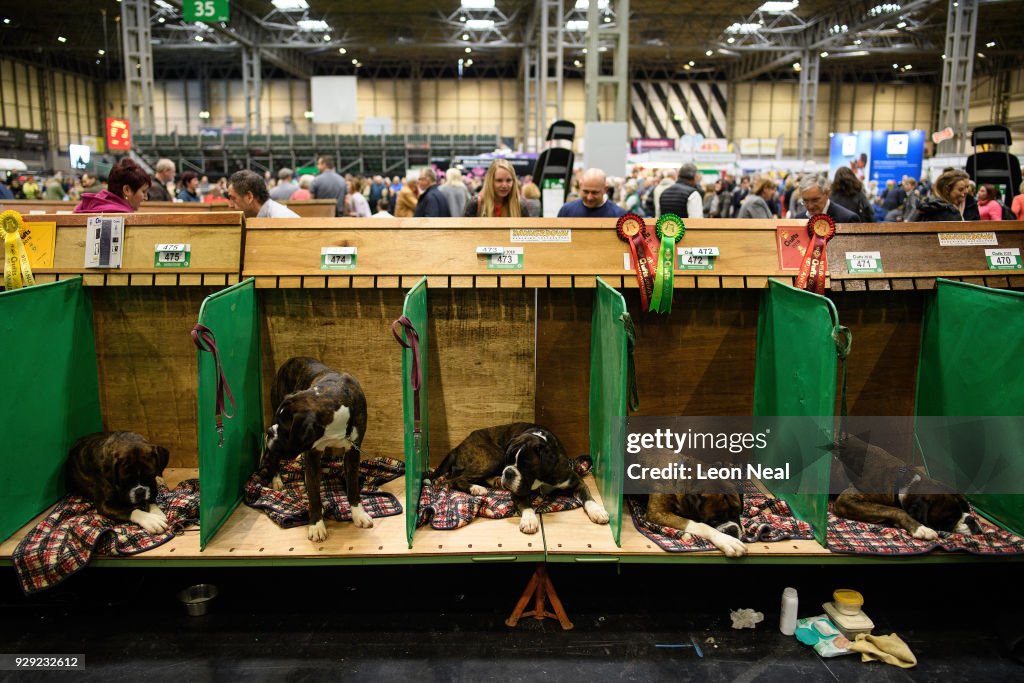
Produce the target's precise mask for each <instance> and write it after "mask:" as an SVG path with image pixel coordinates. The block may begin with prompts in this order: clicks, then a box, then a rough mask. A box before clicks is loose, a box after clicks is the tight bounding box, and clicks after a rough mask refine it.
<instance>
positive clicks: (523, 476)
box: [425, 422, 608, 534]
mask: <svg viewBox="0 0 1024 683" xmlns="http://www.w3.org/2000/svg"><path fill="white" fill-rule="evenodd" d="M445 475H447V476H448V477H449V480H450V482H451V486H452V488H454V489H457V490H459V491H465V492H466V493H470V494H472V495H474V496H482V495H483V494H485V493H487V485H493V486H494V487H495V488H497V487H498V486H499V485H500V486H501V487H502V488H504V489H506V490H508V491H509V492H511V493H512V500H513V502H514V503H515V506H516V510H518V511H519V514H520V515H522V521H520V522H519V530H520V531H522V532H523V533H524V534H535V533H537V531H538V530H540V521H539V519H538V518H537V513H536V511H535V510H534V509H533V508H532V507H531V506H530V499H531V498H532V497H533V493H534V492H535V491H537V490H538V489H539V490H540V491H541V493H543V494H546V493H548V492H549V491H551V490H555V489H558V490H561V491H565V492H567V493H569V494H571V495H573V496H575V497H576V498H578V499H579V500H581V501H583V509H584V510H585V511H586V513H587V517H589V518H590V521H592V522H594V523H595V524H607V523H608V512H607V511H606V510H605V509H604V508H603V507H601V506H600V505H599V504H598V503H597V501H595V500H594V498H593V496H592V495H591V494H590V489H588V488H587V485H586V483H585V482H584V481H583V480H582V479H581V478H580V476H579V475H578V474H576V472H575V471H574V470H573V469H572V464H571V463H570V462H569V458H568V456H567V455H566V453H565V449H564V448H563V447H562V444H561V442H559V440H558V439H557V438H556V437H555V435H554V434H552V433H551V432H550V431H549V430H547V429H545V428H543V427H539V426H537V425H535V424H530V423H529V422H514V423H512V424H507V425H501V426H499V427H488V428H486V429H478V430H476V431H475V432H472V433H471V434H470V435H469V436H467V437H466V439H465V440H464V441H463V442H462V443H460V444H459V445H458V446H456V447H455V448H454V449H453V450H452V451H451V452H450V453H449V454H448V455H447V456H446V457H445V459H444V461H443V462H442V463H441V465H440V466H439V467H438V468H437V469H436V470H434V472H433V474H431V475H430V476H429V477H428V478H427V479H426V480H425V482H426V483H429V482H430V481H431V480H435V479H437V478H438V477H441V476H445Z"/></svg>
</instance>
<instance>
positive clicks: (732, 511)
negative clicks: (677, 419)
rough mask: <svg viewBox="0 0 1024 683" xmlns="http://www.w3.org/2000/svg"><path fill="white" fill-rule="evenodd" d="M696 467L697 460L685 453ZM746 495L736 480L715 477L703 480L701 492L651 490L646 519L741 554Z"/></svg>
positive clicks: (728, 553)
mask: <svg viewBox="0 0 1024 683" xmlns="http://www.w3.org/2000/svg"><path fill="white" fill-rule="evenodd" d="M682 460H683V462H684V463H685V464H686V465H687V466H689V467H690V468H691V470H690V471H694V469H693V468H694V467H695V465H696V462H697V461H696V460H695V459H694V458H691V457H689V456H683V457H682ZM741 512H743V496H742V495H740V491H739V489H738V488H737V486H736V484H735V483H733V482H731V481H727V480H717V479H712V480H708V481H706V482H702V483H701V486H700V493H697V492H694V491H689V492H687V491H683V492H679V493H652V494H650V496H649V497H648V499H647V521H649V522H653V523H655V524H660V525H661V526H667V527H672V528H673V529H679V530H680V531H683V532H685V533H688V534H692V535H694V536H697V537H698V538H703V539H705V540H707V541H710V542H711V543H714V544H715V547H717V548H718V549H719V550H721V551H722V552H723V553H725V555H726V557H742V556H743V555H746V554H747V546H746V545H744V543H743V541H741V540H740V532H741V528H740V513H741Z"/></svg>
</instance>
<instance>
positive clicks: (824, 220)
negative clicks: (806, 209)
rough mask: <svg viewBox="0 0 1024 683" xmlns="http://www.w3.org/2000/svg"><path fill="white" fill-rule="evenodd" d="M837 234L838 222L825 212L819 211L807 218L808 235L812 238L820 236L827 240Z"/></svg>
mask: <svg viewBox="0 0 1024 683" xmlns="http://www.w3.org/2000/svg"><path fill="white" fill-rule="evenodd" d="M835 234H836V222H835V221H834V220H833V219H832V216H829V215H827V214H824V213H818V214H815V215H813V216H811V217H810V218H808V219H807V235H808V236H809V237H810V238H811V239H814V238H816V237H817V238H820V239H823V240H825V241H826V242H827V241H829V240H830V239H832V236H833V235H835Z"/></svg>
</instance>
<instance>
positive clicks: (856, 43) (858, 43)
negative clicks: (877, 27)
mask: <svg viewBox="0 0 1024 683" xmlns="http://www.w3.org/2000/svg"><path fill="white" fill-rule="evenodd" d="M863 42H864V41H863V40H861V39H860V38H858V39H857V40H855V41H853V44H854V45H860V44H861V43H863Z"/></svg>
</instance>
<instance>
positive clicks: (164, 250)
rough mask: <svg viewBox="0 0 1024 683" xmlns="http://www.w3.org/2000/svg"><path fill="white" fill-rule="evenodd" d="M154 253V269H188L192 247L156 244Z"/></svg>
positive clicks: (189, 245)
mask: <svg viewBox="0 0 1024 683" xmlns="http://www.w3.org/2000/svg"><path fill="white" fill-rule="evenodd" d="M155 252H156V253H155V254H154V255H153V267H154V268H188V267H189V263H190V261H191V257H192V245H191V244H158V245H156V248H155Z"/></svg>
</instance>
